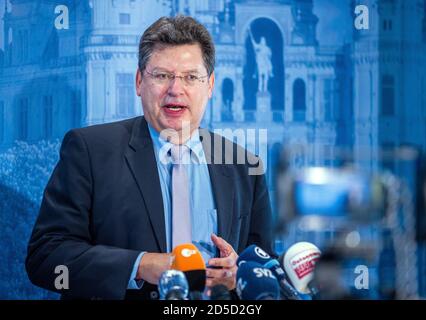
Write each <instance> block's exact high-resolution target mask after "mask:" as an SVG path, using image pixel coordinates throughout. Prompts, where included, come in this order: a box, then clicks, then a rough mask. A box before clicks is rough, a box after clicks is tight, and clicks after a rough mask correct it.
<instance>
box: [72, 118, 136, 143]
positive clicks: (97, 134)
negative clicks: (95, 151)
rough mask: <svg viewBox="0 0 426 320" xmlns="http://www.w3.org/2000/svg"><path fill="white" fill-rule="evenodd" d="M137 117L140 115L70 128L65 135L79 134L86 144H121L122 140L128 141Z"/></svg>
mask: <svg viewBox="0 0 426 320" xmlns="http://www.w3.org/2000/svg"><path fill="white" fill-rule="evenodd" d="M138 119H140V117H136V118H132V119H127V120H122V121H117V122H111V123H104V124H96V125H91V126H88V127H83V128H77V129H72V130H70V131H68V132H67V134H66V136H71V135H77V136H80V137H82V138H83V139H84V141H85V142H86V143H87V144H93V143H101V144H111V145H115V144H117V143H120V144H121V143H123V142H124V141H127V142H128V140H129V137H130V135H131V132H132V128H133V126H134V124H135V122H136V121H138Z"/></svg>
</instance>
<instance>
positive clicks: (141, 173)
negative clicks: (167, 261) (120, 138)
mask: <svg viewBox="0 0 426 320" xmlns="http://www.w3.org/2000/svg"><path fill="white" fill-rule="evenodd" d="M125 157H126V159H127V163H128V165H129V167H130V170H131V171H132V173H133V176H134V178H135V180H136V183H137V185H138V188H139V190H140V192H141V195H142V198H143V200H144V202H145V205H146V208H147V210H148V216H149V219H150V221H151V225H152V227H153V229H154V234H155V237H156V240H157V244H158V247H159V248H160V250H161V252H167V247H166V231H165V221H164V206H163V197H162V192H161V186H160V178H159V176H158V170H157V162H156V159H155V155H154V147H153V145H152V140H151V136H150V134H149V131H148V126H147V123H146V120H145V118H144V117H140V118H138V119H137V120H136V121H135V124H134V125H133V129H132V136H131V138H130V141H129V147H128V148H127V150H126V154H125Z"/></svg>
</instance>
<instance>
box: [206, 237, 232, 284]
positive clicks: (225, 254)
mask: <svg viewBox="0 0 426 320" xmlns="http://www.w3.org/2000/svg"><path fill="white" fill-rule="evenodd" d="M212 241H213V243H214V245H215V246H216V247H217V248H218V249H219V252H220V258H212V259H210V260H209V263H208V264H209V266H212V267H215V268H217V269H214V268H207V281H206V286H207V287H209V288H211V287H213V286H215V285H217V284H223V285H225V286H226V287H227V288H228V289H229V290H231V289H234V288H235V285H236V277H237V269H238V267H237V259H238V255H237V253H236V252H235V251H234V249H233V248H232V246H231V245H230V244H229V243H228V242H226V241H225V240H223V239H222V238H221V237H218V236H216V235H215V234H212Z"/></svg>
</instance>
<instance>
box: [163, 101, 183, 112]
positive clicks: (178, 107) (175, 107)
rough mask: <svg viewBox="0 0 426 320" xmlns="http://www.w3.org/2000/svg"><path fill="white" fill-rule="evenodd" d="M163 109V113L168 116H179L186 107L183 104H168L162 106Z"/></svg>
mask: <svg viewBox="0 0 426 320" xmlns="http://www.w3.org/2000/svg"><path fill="white" fill-rule="evenodd" d="M163 108H164V111H165V112H166V113H167V114H169V115H180V114H182V113H183V112H184V111H185V109H187V106H185V105H183V104H175V103H170V104H166V105H163Z"/></svg>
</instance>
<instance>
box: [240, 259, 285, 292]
mask: <svg viewBox="0 0 426 320" xmlns="http://www.w3.org/2000/svg"><path fill="white" fill-rule="evenodd" d="M236 289H237V294H238V296H239V297H240V299H242V300H278V299H279V296H280V288H279V284H278V281H277V278H275V276H274V275H273V274H272V271H271V270H269V269H266V268H263V267H262V265H261V264H260V263H257V262H251V261H246V262H242V263H241V264H240V265H239V267H238V271H237V288H236Z"/></svg>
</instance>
